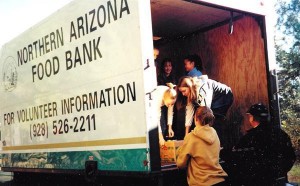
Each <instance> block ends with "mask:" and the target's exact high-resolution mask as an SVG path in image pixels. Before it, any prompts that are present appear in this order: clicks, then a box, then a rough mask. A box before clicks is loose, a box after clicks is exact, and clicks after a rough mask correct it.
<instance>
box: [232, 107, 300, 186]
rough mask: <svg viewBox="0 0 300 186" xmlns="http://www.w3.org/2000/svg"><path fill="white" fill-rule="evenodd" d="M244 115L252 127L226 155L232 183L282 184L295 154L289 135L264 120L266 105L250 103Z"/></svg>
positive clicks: (258, 185)
mask: <svg viewBox="0 0 300 186" xmlns="http://www.w3.org/2000/svg"><path fill="white" fill-rule="evenodd" d="M247 117H248V120H249V122H250V125H251V126H252V129H250V130H249V131H248V132H247V133H246V135H244V136H243V137H242V138H241V139H240V140H239V142H238V144H236V145H235V146H234V148H233V151H232V155H231V156H230V157H231V158H232V161H231V163H232V170H231V171H232V172H231V175H229V176H230V177H231V179H232V182H233V183H232V185H249V186H250V185H251V186H253V185H255V186H262V185H268V186H269V185H270V186H272V185H276V186H277V185H285V183H287V181H288V180H287V172H288V171H289V170H290V169H291V168H292V166H293V164H294V162H295V158H296V156H295V151H294V148H293V146H292V143H291V140H290V137H289V136H288V135H287V134H286V133H285V132H284V131H283V130H282V129H281V128H280V127H276V126H273V125H271V123H269V122H268V121H269V113H268V109H267V108H266V106H265V105H263V104H261V103H258V104H254V105H252V106H251V107H250V109H249V110H248V111H247ZM229 174H230V173H229Z"/></svg>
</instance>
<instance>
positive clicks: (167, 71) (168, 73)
mask: <svg viewBox="0 0 300 186" xmlns="http://www.w3.org/2000/svg"><path fill="white" fill-rule="evenodd" d="M167 83H173V84H175V85H176V84H177V80H176V77H175V73H174V70H173V62H172V60H171V59H170V58H165V59H164V60H163V61H162V65H161V73H160V74H159V75H158V77H157V84H158V85H166V84H167Z"/></svg>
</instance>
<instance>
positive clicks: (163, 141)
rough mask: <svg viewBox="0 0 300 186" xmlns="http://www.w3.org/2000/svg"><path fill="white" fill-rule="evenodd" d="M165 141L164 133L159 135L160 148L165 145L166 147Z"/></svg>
mask: <svg viewBox="0 0 300 186" xmlns="http://www.w3.org/2000/svg"><path fill="white" fill-rule="evenodd" d="M165 142H166V141H165V139H164V137H163V135H162V133H159V145H160V146H163V145H165Z"/></svg>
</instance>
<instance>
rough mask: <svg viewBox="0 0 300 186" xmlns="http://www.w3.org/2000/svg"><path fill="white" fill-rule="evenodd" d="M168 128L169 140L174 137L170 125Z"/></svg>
mask: <svg viewBox="0 0 300 186" xmlns="http://www.w3.org/2000/svg"><path fill="white" fill-rule="evenodd" d="M168 126H169V128H168V132H169V138H172V137H174V131H173V129H172V125H168Z"/></svg>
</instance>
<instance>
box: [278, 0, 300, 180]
mask: <svg viewBox="0 0 300 186" xmlns="http://www.w3.org/2000/svg"><path fill="white" fill-rule="evenodd" d="M276 10H277V14H278V19H277V24H276V29H277V31H278V32H277V33H283V35H280V36H279V37H278V34H276V36H275V48H276V61H277V64H278V65H279V72H278V81H279V95H280V99H279V103H280V108H281V109H280V111H281V115H280V118H281V122H282V127H283V129H284V130H285V131H286V132H287V133H288V134H289V135H290V137H291V140H292V143H293V145H294V147H295V150H296V155H297V162H296V163H295V164H294V167H293V169H292V170H291V171H290V172H289V181H290V182H297V183H300V2H299V0H290V1H283V0H277V4H276Z"/></svg>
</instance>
